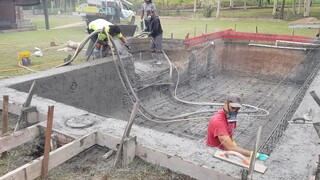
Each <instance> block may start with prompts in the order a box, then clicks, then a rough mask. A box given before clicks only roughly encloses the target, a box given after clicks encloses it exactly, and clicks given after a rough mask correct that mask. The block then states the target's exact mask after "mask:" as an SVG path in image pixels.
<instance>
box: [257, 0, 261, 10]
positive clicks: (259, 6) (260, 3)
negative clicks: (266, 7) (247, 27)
mask: <svg viewBox="0 0 320 180" xmlns="http://www.w3.org/2000/svg"><path fill="white" fill-rule="evenodd" d="M258 7H259V8H261V7H262V0H259V5H258Z"/></svg>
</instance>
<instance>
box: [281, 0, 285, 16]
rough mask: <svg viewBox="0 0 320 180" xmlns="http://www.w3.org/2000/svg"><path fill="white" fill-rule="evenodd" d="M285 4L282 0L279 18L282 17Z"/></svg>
mask: <svg viewBox="0 0 320 180" xmlns="http://www.w3.org/2000/svg"><path fill="white" fill-rule="evenodd" d="M285 4H286V1H285V0H282V5H281V14H280V19H283V17H284V5H285Z"/></svg>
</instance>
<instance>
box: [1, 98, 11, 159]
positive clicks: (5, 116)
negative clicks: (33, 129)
mask: <svg viewBox="0 0 320 180" xmlns="http://www.w3.org/2000/svg"><path fill="white" fill-rule="evenodd" d="M8 106H9V96H8V95H3V106H2V107H3V109H2V136H7V135H8V117H9V110H8V109H9V108H8ZM7 156H8V153H7V152H3V153H2V155H1V157H2V158H5V157H7Z"/></svg>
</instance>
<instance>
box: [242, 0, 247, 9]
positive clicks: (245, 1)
mask: <svg viewBox="0 0 320 180" xmlns="http://www.w3.org/2000/svg"><path fill="white" fill-rule="evenodd" d="M243 9H244V10H247V0H244V4H243Z"/></svg>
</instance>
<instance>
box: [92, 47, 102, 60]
mask: <svg viewBox="0 0 320 180" xmlns="http://www.w3.org/2000/svg"><path fill="white" fill-rule="evenodd" d="M100 58H101V56H100V50H98V49H94V50H93V59H100Z"/></svg>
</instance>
